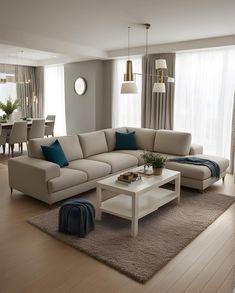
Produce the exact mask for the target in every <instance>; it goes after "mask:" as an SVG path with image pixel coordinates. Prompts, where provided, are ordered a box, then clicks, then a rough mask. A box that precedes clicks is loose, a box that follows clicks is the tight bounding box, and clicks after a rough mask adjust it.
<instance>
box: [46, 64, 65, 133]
mask: <svg viewBox="0 0 235 293" xmlns="http://www.w3.org/2000/svg"><path fill="white" fill-rule="evenodd" d="M44 113H45V115H46V116H47V115H56V120H55V135H65V134H66V123H65V95H64V66H63V65H56V66H50V67H45V69H44Z"/></svg>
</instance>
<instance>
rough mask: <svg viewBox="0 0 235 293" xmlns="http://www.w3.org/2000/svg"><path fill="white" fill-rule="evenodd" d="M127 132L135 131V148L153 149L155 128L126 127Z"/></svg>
mask: <svg viewBox="0 0 235 293" xmlns="http://www.w3.org/2000/svg"><path fill="white" fill-rule="evenodd" d="M127 131H128V132H132V131H135V134H136V143H137V148H138V149H140V150H148V151H151V152H152V151H153V146H154V141H155V136H156V130H154V129H149V128H134V127H127Z"/></svg>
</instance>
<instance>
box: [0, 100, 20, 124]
mask: <svg viewBox="0 0 235 293" xmlns="http://www.w3.org/2000/svg"><path fill="white" fill-rule="evenodd" d="M17 108H19V100H15V101H14V102H13V101H12V98H11V97H9V98H8V99H7V100H6V103H5V104H4V103H3V102H0V109H1V110H2V111H3V112H4V113H5V114H6V119H7V120H9V119H10V115H11V114H12V113H13V112H14V111H15V110H16V109H17Z"/></svg>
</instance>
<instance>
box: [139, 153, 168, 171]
mask: <svg viewBox="0 0 235 293" xmlns="http://www.w3.org/2000/svg"><path fill="white" fill-rule="evenodd" d="M141 158H142V159H143V161H144V165H145V166H147V167H150V166H151V167H152V168H153V174H154V175H161V174H162V169H163V168H164V167H165V164H166V160H167V158H166V157H164V156H162V155H160V154H155V153H151V152H146V151H144V152H143V154H141Z"/></svg>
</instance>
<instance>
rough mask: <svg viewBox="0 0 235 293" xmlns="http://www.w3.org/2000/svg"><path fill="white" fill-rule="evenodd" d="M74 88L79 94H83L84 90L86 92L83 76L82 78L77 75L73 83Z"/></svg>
mask: <svg viewBox="0 0 235 293" xmlns="http://www.w3.org/2000/svg"><path fill="white" fill-rule="evenodd" d="M74 89H75V92H76V93H77V94H78V95H79V96H82V95H84V94H85V92H86V89H87V83H86V80H85V78H83V77H78V78H77V79H76V80H75V83H74Z"/></svg>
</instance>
